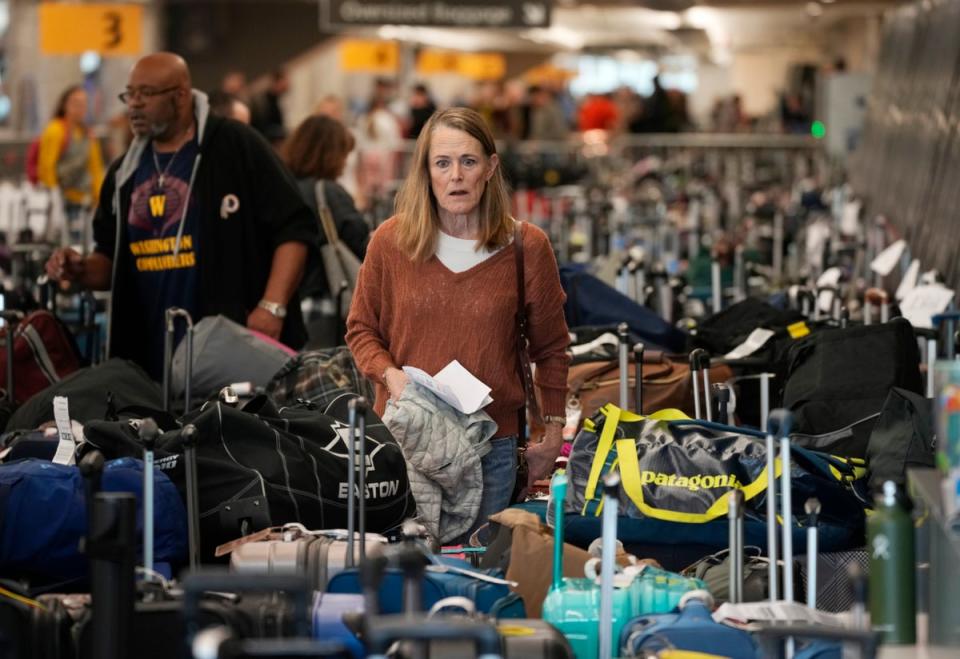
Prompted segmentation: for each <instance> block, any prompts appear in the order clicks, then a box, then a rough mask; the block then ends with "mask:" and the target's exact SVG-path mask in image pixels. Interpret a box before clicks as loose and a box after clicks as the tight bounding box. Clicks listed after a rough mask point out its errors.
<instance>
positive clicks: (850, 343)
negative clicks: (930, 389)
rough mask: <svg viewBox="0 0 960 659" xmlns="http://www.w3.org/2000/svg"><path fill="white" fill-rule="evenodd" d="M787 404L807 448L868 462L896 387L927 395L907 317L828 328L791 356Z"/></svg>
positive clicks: (795, 436) (799, 345)
mask: <svg viewBox="0 0 960 659" xmlns="http://www.w3.org/2000/svg"><path fill="white" fill-rule="evenodd" d="M788 359H789V361H788V367H787V380H786V385H785V387H784V391H783V405H784V407H786V408H787V409H789V410H790V411H791V412H793V434H792V436H793V440H794V441H795V442H797V443H799V444H800V445H801V446H806V447H807V448H811V449H815V450H817V451H824V452H826V453H831V454H833V455H840V456H844V457H855V458H863V457H865V456H866V453H867V443H868V441H869V439H870V433H871V432H872V430H873V426H874V424H875V423H876V419H877V418H878V417H879V413H880V410H881V409H882V408H883V404H884V402H885V401H886V400H887V396H888V394H889V393H890V391H891V390H892V389H893V388H894V387H900V388H901V389H905V390H907V391H912V392H915V393H918V394H919V393H922V392H923V379H922V377H921V375H920V351H919V349H918V348H917V341H916V338H915V337H914V333H913V327H912V326H911V325H910V323H909V322H908V321H907V320H905V319H903V318H894V319H893V320H891V321H890V322H889V323H884V324H882V325H865V326H860V327H849V328H844V329H823V330H821V331H819V332H817V333H815V334H811V335H810V336H808V337H806V338H804V339H801V340H800V341H798V342H797V343H795V344H794V345H793V346H791V348H790V351H789V358H788Z"/></svg>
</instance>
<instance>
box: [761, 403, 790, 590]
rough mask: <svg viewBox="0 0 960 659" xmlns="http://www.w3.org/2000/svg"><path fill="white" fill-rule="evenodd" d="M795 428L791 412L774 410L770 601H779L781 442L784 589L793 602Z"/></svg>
mask: <svg viewBox="0 0 960 659" xmlns="http://www.w3.org/2000/svg"><path fill="white" fill-rule="evenodd" d="M792 425H793V415H791V414H790V412H789V411H788V410H783V409H780V410H773V411H772V412H771V413H770V419H769V420H768V422H767V441H766V449H767V556H768V557H769V559H770V560H769V561H768V570H769V575H770V576H769V582H770V586H769V587H770V601H771V602H776V601H777V599H779V598H778V594H779V593H778V590H779V588H778V582H777V502H776V492H777V474H776V453H775V451H776V442H777V440H778V439H779V440H780V469H781V473H782V477H781V485H782V488H783V489H782V491H781V493H780V502H781V514H782V515H783V561H784V563H783V564H784V566H785V567H784V573H783V589H784V599H786V600H787V601H791V602H792V601H793V570H792V569H791V568H790V566H792V565H793V535H792V529H791V527H790V520H791V519H792V514H791V511H792V502H791V497H790V428H791V426H792Z"/></svg>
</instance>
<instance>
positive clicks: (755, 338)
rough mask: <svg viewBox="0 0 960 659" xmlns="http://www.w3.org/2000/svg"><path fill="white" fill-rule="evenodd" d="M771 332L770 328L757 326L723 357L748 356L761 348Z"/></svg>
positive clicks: (739, 357)
mask: <svg viewBox="0 0 960 659" xmlns="http://www.w3.org/2000/svg"><path fill="white" fill-rule="evenodd" d="M773 334H774V333H773V332H772V331H771V330H768V329H764V328H763V327H758V328H757V329H755V330H753V331H752V332H750V336H748V337H747V340H746V341H744V342H743V343H741V344H740V345H738V346H737V347H736V348H734V349H733V350H731V351H730V352H728V353H727V354H726V355H724V359H743V358H744V357H749V356H750V355H752V354H753V353H755V352H756V351H757V350H759V349H760V348H762V347H763V346H764V344H766V342H767V341H769V340H770V337H772V336H773Z"/></svg>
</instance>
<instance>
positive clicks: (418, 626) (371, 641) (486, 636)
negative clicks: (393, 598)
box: [366, 615, 503, 659]
mask: <svg viewBox="0 0 960 659" xmlns="http://www.w3.org/2000/svg"><path fill="white" fill-rule="evenodd" d="M366 639H367V647H369V649H370V654H369V655H367V657H368V659H386V656H387V650H388V649H389V648H390V646H391V645H392V644H393V643H394V642H396V641H402V640H408V641H464V640H467V641H473V643H474V644H475V646H476V648H477V658H478V659H501V658H502V657H503V652H502V648H501V644H500V633H499V632H498V631H497V629H496V627H494V626H493V625H491V624H489V623H487V622H483V621H480V620H471V619H469V618H462V619H460V618H441V619H437V620H430V619H429V618H425V617H422V616H417V617H415V618H411V617H409V616H406V615H392V616H382V617H380V618H375V619H373V620H372V621H371V622H370V624H369V625H368V627H367V630H366Z"/></svg>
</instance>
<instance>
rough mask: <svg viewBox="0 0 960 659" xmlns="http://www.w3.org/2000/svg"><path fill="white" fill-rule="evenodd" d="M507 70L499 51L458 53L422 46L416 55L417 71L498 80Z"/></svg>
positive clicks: (505, 61) (422, 73)
mask: <svg viewBox="0 0 960 659" xmlns="http://www.w3.org/2000/svg"><path fill="white" fill-rule="evenodd" d="M506 72H507V60H506V58H505V57H504V56H503V55H501V54H499V53H458V52H455V51H452V50H435V49H433V48H424V49H423V50H421V51H420V53H419V54H418V55H417V73H419V74H421V75H428V74H431V73H456V74H458V75H462V76H464V77H465V78H471V79H473V80H499V79H500V78H503V77H504V75H505V74H506Z"/></svg>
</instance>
